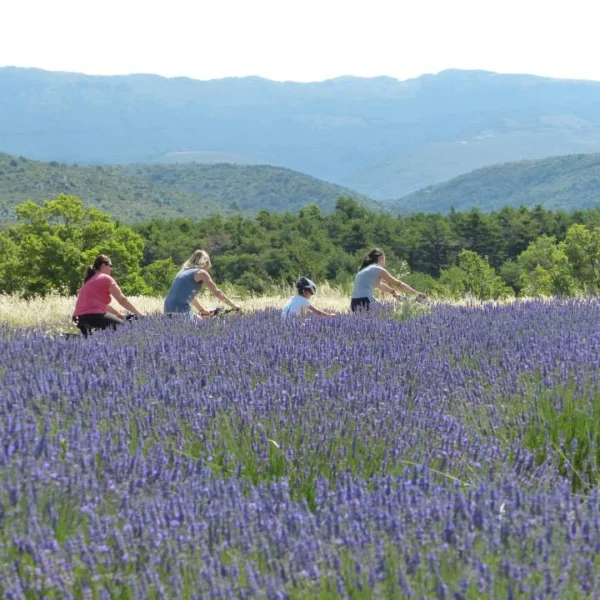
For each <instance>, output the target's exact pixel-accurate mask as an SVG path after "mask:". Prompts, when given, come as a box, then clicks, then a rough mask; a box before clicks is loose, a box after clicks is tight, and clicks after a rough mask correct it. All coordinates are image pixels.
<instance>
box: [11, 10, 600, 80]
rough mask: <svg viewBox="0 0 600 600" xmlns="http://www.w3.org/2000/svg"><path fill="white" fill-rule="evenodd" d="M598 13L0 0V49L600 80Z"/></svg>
mask: <svg viewBox="0 0 600 600" xmlns="http://www.w3.org/2000/svg"><path fill="white" fill-rule="evenodd" d="M597 12H598V10H597V9H594V7H590V4H589V3H588V2H587V1H586V0H572V1H571V2H570V4H569V9H568V10H565V9H564V7H562V6H554V5H548V3H545V2H542V0H529V1H528V2H526V3H525V2H522V1H520V0H505V1H504V2H502V3H499V2H496V3H494V2H487V3H482V2H480V1H478V0H456V1H455V2H454V3H452V4H449V3H446V2H443V0H423V2H421V3H419V4H417V5H410V6H402V5H398V4H396V3H391V2H388V1H387V0H372V2H371V3H370V4H369V5H368V7H367V6H366V5H364V4H363V3H359V2H351V1H350V2H348V1H346V2H342V0H329V1H328V2H327V3H323V2H320V1H318V0H304V2H302V3H300V2H297V1H293V0H290V1H288V2H286V3H282V2H280V1H279V0H256V2H254V3H251V4H250V3H245V2H241V1H239V0H224V1H223V2H221V3H214V4H208V3H192V2H188V1H187V0H171V2H170V3H169V5H168V6H167V7H164V6H158V5H156V6H154V5H148V4H147V3H144V2H142V1H141V0H130V1H129V2H127V3H120V2H117V0H106V1H105V2H104V3H103V5H102V7H101V8H100V9H94V10H93V11H90V10H89V9H86V8H85V7H82V5H81V3H79V2H76V1H75V0H56V1H55V2H53V3H44V4H40V3H39V2H37V1H36V0H22V1H21V2H18V3H17V2H15V3H10V4H8V5H7V6H6V7H5V12H4V15H3V17H4V18H3V20H2V23H0V57H2V58H1V61H2V65H5V66H15V67H23V68H39V69H43V70H48V71H55V72H56V71H62V72H71V73H82V74H87V75H126V74H155V75H159V76H162V77H167V78H173V77H189V78H191V79H196V80H201V81H208V80H214V79H223V78H229V77H252V76H255V77H261V78H264V79H269V80H272V81H293V82H298V83H304V82H322V81H327V80H330V79H336V78H339V77H361V78H372V77H380V76H387V77H391V78H393V79H398V80H399V81H405V80H407V79H413V78H415V77H419V76H420V75H423V74H429V73H431V74H435V73H439V72H441V71H445V70H448V69H458V70H485V71H490V72H494V73H502V74H515V75H519V74H527V75H534V76H540V77H549V78H555V79H573V80H588V81H600V64H598V62H597V61H596V59H595V56H596V47H595V46H596V43H595V40H596V35H597V34H596V31H595V27H596V26H595V24H596V18H595V17H596V16H597Z"/></svg>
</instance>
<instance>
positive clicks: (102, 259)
mask: <svg viewBox="0 0 600 600" xmlns="http://www.w3.org/2000/svg"><path fill="white" fill-rule="evenodd" d="M109 264H110V257H108V256H106V254H98V256H96V260H95V261H94V264H93V265H91V266H89V267H87V268H86V270H85V273H84V274H83V283H87V282H88V281H89V280H90V279H91V278H92V277H93V276H94V275H95V274H96V273H97V272H98V270H99V269H100V267H101V266H102V265H109Z"/></svg>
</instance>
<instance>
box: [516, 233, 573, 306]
mask: <svg viewBox="0 0 600 600" xmlns="http://www.w3.org/2000/svg"><path fill="white" fill-rule="evenodd" d="M517 264H518V266H519V268H520V270H521V275H520V277H521V280H520V284H521V294H522V295H524V296H553V295H562V296H571V295H573V294H575V293H576V292H577V289H578V285H577V282H576V280H575V278H574V277H573V275H572V269H571V265H570V264H569V259H568V257H567V254H566V253H565V247H564V243H563V242H561V243H558V244H557V243H556V239H555V238H554V237H553V236H547V235H542V236H540V237H539V238H538V239H537V240H535V241H533V242H531V244H529V246H528V247H527V249H526V250H524V251H523V252H522V253H521V254H520V255H519V258H518V259H517Z"/></svg>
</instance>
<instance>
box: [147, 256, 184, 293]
mask: <svg viewBox="0 0 600 600" xmlns="http://www.w3.org/2000/svg"><path fill="white" fill-rule="evenodd" d="M178 270H179V267H178V266H177V265H176V264H175V263H174V262H173V261H172V260H171V259H170V258H165V259H164V260H156V261H154V262H153V263H150V264H149V265H148V266H146V267H144V268H143V269H142V277H143V279H144V282H145V283H146V285H147V286H148V287H149V289H150V290H152V293H153V294H156V295H159V296H166V295H167V293H168V291H169V288H170V287H171V283H172V282H173V279H174V278H175V275H177V272H178Z"/></svg>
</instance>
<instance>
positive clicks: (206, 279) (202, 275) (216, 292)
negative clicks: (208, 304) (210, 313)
mask: <svg viewBox="0 0 600 600" xmlns="http://www.w3.org/2000/svg"><path fill="white" fill-rule="evenodd" d="M195 277H197V279H196V281H201V282H202V283H203V284H204V285H205V286H206V287H207V288H208V289H209V290H210V292H211V294H213V296H216V297H217V298H218V299H219V300H221V302H224V303H225V304H227V305H228V306H231V308H233V309H234V310H242V308H241V307H240V306H239V305H238V304H236V303H235V302H234V301H233V300H230V299H229V298H228V297H227V296H226V295H225V294H224V293H223V292H222V291H221V290H220V289H219V288H218V287H217V286H216V285H215V282H214V281H213V280H212V277H211V276H210V274H209V273H208V271H205V270H204V269H201V270H200V271H198V273H197V275H196V276H195Z"/></svg>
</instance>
